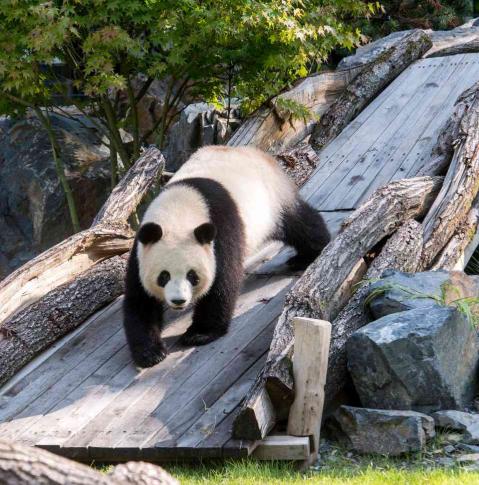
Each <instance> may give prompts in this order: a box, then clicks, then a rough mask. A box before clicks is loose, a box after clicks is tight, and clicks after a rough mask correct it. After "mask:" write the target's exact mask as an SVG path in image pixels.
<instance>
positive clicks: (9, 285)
mask: <svg viewBox="0 0 479 485" xmlns="http://www.w3.org/2000/svg"><path fill="white" fill-rule="evenodd" d="M163 166H164V159H163V156H162V155H161V153H160V152H159V151H158V150H157V149H156V148H149V149H148V150H146V151H145V153H144V154H143V155H142V156H141V157H140V158H139V159H138V160H137V162H136V163H135V164H134V165H133V166H132V167H131V168H130V170H129V171H128V173H127V174H126V175H125V180H124V182H121V183H120V185H119V188H118V190H116V191H114V192H113V193H112V194H111V196H110V198H109V199H108V200H107V201H106V203H105V205H104V206H103V209H102V210H101V211H100V214H99V216H98V217H97V219H95V223H94V226H92V227H91V228H90V229H87V230H85V231H82V232H80V233H78V234H74V235H73V236H71V237H70V238H68V239H66V240H64V241H62V242H61V243H59V244H57V245H56V246H53V247H52V248H50V249H48V250H47V251H45V252H43V253H42V254H40V255H39V256H37V257H35V258H34V259H32V260H31V261H29V262H28V263H26V264H24V265H23V266H22V267H20V268H18V269H17V270H16V271H14V272H13V273H12V274H10V275H9V276H8V277H7V278H5V279H4V280H3V281H2V282H0V325H1V322H3V321H4V320H5V319H6V318H8V317H9V316H11V315H12V314H13V313H14V312H15V311H18V310H19V309H21V308H24V307H25V306H27V305H31V304H32V303H34V302H35V301H37V300H38V299H39V298H41V297H42V296H44V295H45V294H47V293H48V292H49V291H51V290H53V289H55V288H57V287H58V286H60V285H62V284H64V283H67V282H69V281H72V280H73V279H74V278H76V277H77V276H78V275H80V274H81V273H83V272H84V271H86V270H87V269H89V268H90V267H91V266H93V265H95V264H97V263H99V262H101V261H102V260H103V259H105V258H108V257H111V256H115V255H118V254H122V253H125V252H127V251H128V250H129V248H130V247H131V244H132V241H133V239H132V238H133V234H132V232H131V230H129V229H128V227H126V226H125V221H126V220H127V219H128V217H129V216H130V215H131V212H132V211H133V210H134V209H135V208H136V205H135V204H137V203H138V202H139V198H140V196H142V195H143V194H144V193H145V192H146V191H147V190H148V189H149V188H150V187H151V184H152V183H153V182H154V181H155V180H156V177H157V176H158V174H159V173H160V172H161V170H162V169H163ZM110 216H111V217H115V218H116V219H109V220H106V219H105V218H106V217H110ZM100 222H101V223H100Z"/></svg>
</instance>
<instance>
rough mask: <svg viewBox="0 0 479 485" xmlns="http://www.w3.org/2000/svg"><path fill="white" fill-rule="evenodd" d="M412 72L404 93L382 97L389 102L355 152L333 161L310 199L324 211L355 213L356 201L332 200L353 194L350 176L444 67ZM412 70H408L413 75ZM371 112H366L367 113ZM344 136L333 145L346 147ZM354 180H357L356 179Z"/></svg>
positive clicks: (366, 129)
mask: <svg viewBox="0 0 479 485" xmlns="http://www.w3.org/2000/svg"><path fill="white" fill-rule="evenodd" d="M409 69H410V70H411V71H412V74H413V75H412V76H411V75H410V76H409V77H408V82H406V83H403V84H402V85H401V88H402V89H397V90H386V91H384V92H383V93H382V94H381V95H380V96H384V97H385V98H387V99H386V101H385V103H384V105H383V106H384V107H383V108H382V109H379V110H376V111H375V113H374V116H372V117H371V118H370V119H369V120H368V122H367V123H366V124H365V125H363V129H362V130H360V131H359V132H358V134H357V136H356V139H355V140H354V142H355V143H354V146H353V148H352V150H351V151H350V152H349V153H348V154H347V155H346V156H345V157H344V158H335V159H333V160H332V162H333V163H335V167H334V170H331V169H330V170H329V173H328V174H324V175H323V176H322V177H321V184H320V185H318V188H317V189H316V191H315V192H314V193H313V194H312V195H311V197H309V199H308V200H309V201H310V202H311V203H312V204H313V205H314V206H315V207H317V208H318V209H320V210H337V209H352V208H355V205H354V202H353V200H351V201H349V200H348V202H347V204H346V205H343V206H342V207H341V206H340V205H338V204H337V201H335V202H334V203H333V202H331V199H336V198H342V197H343V196H344V195H345V194H347V193H348V192H349V188H348V186H347V183H345V184H344V186H342V185H341V184H342V183H343V181H344V180H345V179H347V178H348V176H349V174H350V172H351V171H352V170H353V169H354V167H355V166H356V165H359V166H360V167H361V166H363V165H364V163H365V158H366V154H367V153H368V150H369V149H370V148H371V147H372V146H373V147H374V145H375V144H376V143H378V146H379V147H380V146H381V142H382V140H383V139H384V138H383V137H385V136H386V137H387V135H388V134H389V133H390V130H389V131H388V128H389V127H390V125H391V124H394V123H395V122H397V119H398V118H400V116H401V112H402V110H403V109H404V108H405V107H406V106H407V105H408V103H410V101H411V98H412V97H413V96H414V95H415V94H416V92H417V90H418V89H419V88H420V86H422V85H424V84H427V83H428V82H429V79H431V78H433V79H434V78H435V77H436V76H437V75H440V73H441V71H442V69H443V66H442V62H441V61H440V60H436V62H435V63H433V64H431V65H427V66H425V68H424V69H418V68H414V67H412V68H409ZM409 69H407V70H406V73H407V71H409ZM367 109H368V108H366V110H367ZM342 136H343V135H342V134H341V135H340V136H338V138H336V140H334V141H333V143H344V141H345V140H344V138H342ZM377 151H378V148H373V149H372V150H371V152H370V155H371V154H372V155H374V154H376V153H377ZM353 180H354V179H353Z"/></svg>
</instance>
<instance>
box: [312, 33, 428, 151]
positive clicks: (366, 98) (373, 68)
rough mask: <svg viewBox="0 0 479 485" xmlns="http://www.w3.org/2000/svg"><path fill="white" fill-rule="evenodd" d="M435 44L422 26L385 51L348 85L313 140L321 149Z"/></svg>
mask: <svg viewBox="0 0 479 485" xmlns="http://www.w3.org/2000/svg"><path fill="white" fill-rule="evenodd" d="M431 46H432V42H431V40H430V38H429V36H428V35H427V34H426V33H425V32H424V31H422V30H413V31H411V33H410V34H408V35H406V36H405V37H404V38H403V39H401V40H400V41H399V42H397V43H396V44H394V45H393V46H391V47H390V48H388V49H387V50H386V51H384V52H382V53H381V54H380V55H379V56H378V58H377V59H376V60H375V61H374V62H373V63H371V64H369V65H367V66H366V68H365V69H363V70H362V72H361V73H360V74H359V75H358V76H356V78H355V79H354V80H353V81H352V82H351V83H350V84H349V85H348V86H347V88H346V89H345V91H344V92H343V93H342V94H341V96H339V98H338V99H337V100H336V101H335V102H334V103H333V104H332V105H331V107H330V108H329V109H328V110H327V111H326V113H325V114H324V115H323V116H321V118H320V121H319V122H318V123H317V124H316V126H315V127H314V129H313V133H312V135H311V144H312V146H313V148H314V149H315V150H320V149H321V148H323V147H324V146H325V145H326V144H327V143H329V142H330V141H331V140H332V139H333V138H335V137H336V136H337V135H338V134H339V133H340V132H341V131H342V130H343V128H344V127H345V126H346V125H347V124H348V123H349V122H350V121H351V120H352V119H353V118H354V117H355V116H356V115H357V114H358V113H359V112H360V111H361V110H362V109H363V108H364V107H365V106H366V105H367V104H368V103H369V102H370V101H371V100H372V99H373V98H374V97H375V96H376V95H377V94H378V93H379V92H380V91H381V90H383V89H384V88H385V87H386V86H387V85H388V84H389V83H390V82H391V81H392V80H394V79H395V78H396V77H397V76H398V75H399V74H400V73H401V72H402V71H404V69H406V67H408V66H409V65H410V64H411V63H412V62H413V61H415V60H416V59H418V58H420V57H421V56H422V55H423V54H424V53H425V52H427V50H428V49H430V47H431Z"/></svg>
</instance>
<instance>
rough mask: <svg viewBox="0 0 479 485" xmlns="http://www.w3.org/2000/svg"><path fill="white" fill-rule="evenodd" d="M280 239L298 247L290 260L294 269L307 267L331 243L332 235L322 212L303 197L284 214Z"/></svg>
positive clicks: (295, 247) (290, 264)
mask: <svg viewBox="0 0 479 485" xmlns="http://www.w3.org/2000/svg"><path fill="white" fill-rule="evenodd" d="M281 227H282V230H281V237H280V239H281V240H282V241H283V242H284V243H285V244H287V245H288V246H292V247H293V248H294V249H296V253H297V254H296V255H295V256H293V257H292V258H290V259H289V260H288V265H289V266H290V267H292V268H294V269H305V268H307V267H308V266H309V265H310V264H311V263H312V262H313V261H314V260H315V259H316V258H317V256H318V255H319V254H320V253H321V251H322V250H323V249H324V247H325V246H326V245H327V244H328V243H329V241H330V239H331V237H330V234H329V231H328V228H327V226H326V223H325V222H324V219H323V218H322V216H321V214H320V213H319V212H318V211H317V210H316V209H314V208H313V207H311V206H310V205H309V204H308V203H307V202H305V201H304V200H302V199H301V198H299V197H298V198H297V199H296V202H295V204H294V205H293V206H292V207H290V208H288V209H287V210H286V211H285V212H284V213H283V216H282V221H281Z"/></svg>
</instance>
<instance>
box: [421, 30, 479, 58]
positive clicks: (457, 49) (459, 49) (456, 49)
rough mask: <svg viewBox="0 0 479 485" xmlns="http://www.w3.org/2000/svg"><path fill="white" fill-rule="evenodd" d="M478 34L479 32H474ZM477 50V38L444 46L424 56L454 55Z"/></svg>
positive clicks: (478, 45) (478, 42)
mask: <svg viewBox="0 0 479 485" xmlns="http://www.w3.org/2000/svg"><path fill="white" fill-rule="evenodd" d="M476 35H478V36H479V34H476ZM474 52H479V38H478V39H473V40H470V41H469V42H464V43H462V44H455V45H452V46H449V47H444V48H442V49H439V50H436V51H434V52H431V53H430V54H428V55H426V56H425V57H427V58H430V57H446V56H455V55H456V54H469V53H474Z"/></svg>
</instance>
